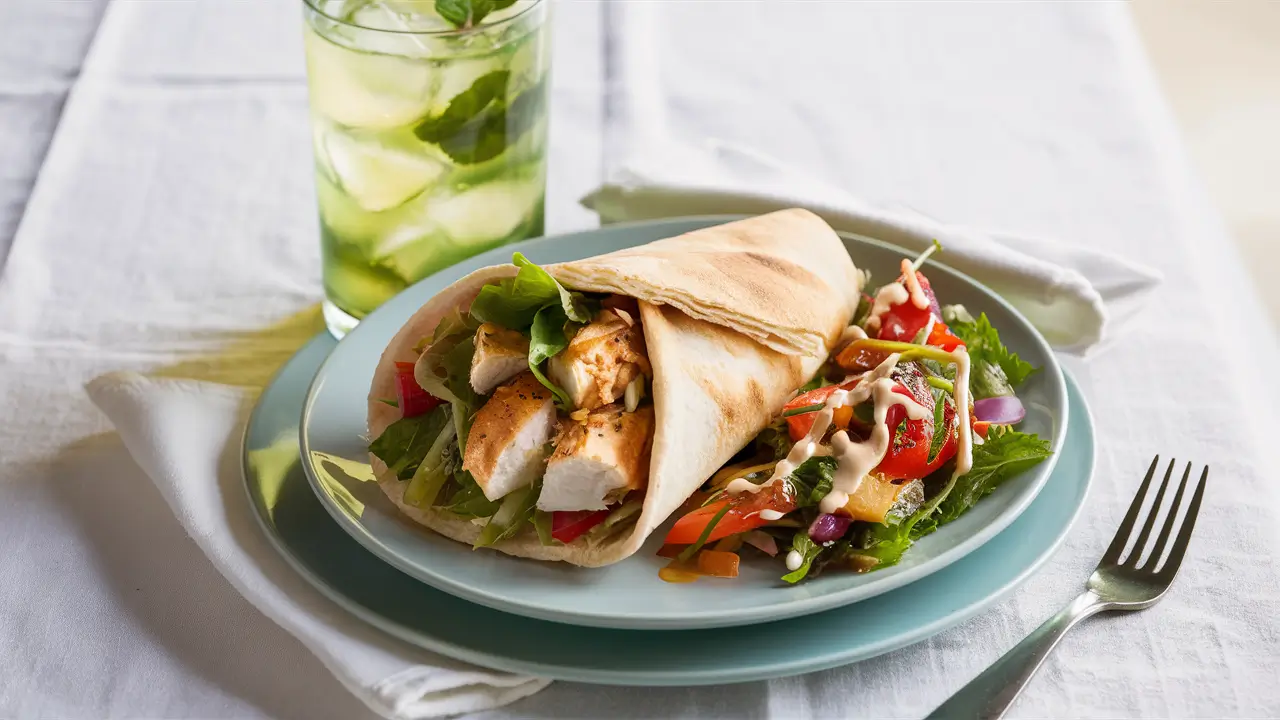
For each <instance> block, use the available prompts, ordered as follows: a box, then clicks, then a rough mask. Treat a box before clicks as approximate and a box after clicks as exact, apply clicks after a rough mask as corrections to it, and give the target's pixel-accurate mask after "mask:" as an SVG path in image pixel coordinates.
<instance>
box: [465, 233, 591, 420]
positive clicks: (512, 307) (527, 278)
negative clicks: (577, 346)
mask: <svg viewBox="0 0 1280 720" xmlns="http://www.w3.org/2000/svg"><path fill="white" fill-rule="evenodd" d="M511 262H512V263H514V264H515V265H516V267H518V268H520V270H519V272H518V273H516V276H515V277H513V278H506V279H504V280H502V281H501V282H500V283H498V284H497V285H485V286H484V287H483V288H481V289H480V294H479V295H477V296H476V299H475V300H474V301H473V302H472V303H471V316H472V317H473V318H475V319H476V320H477V321H479V322H492V323H495V324H498V325H501V326H503V327H505V328H507V329H510V330H517V331H519V332H523V333H525V334H527V335H529V369H530V370H532V371H533V374H534V375H535V376H537V378H538V382H540V383H542V384H543V386H544V387H546V388H547V389H548V390H550V391H551V392H552V394H554V395H555V396H556V402H557V403H558V404H559V405H560V406H561V407H562V408H565V409H568V408H570V406H571V403H570V401H569V395H568V393H566V392H565V391H564V390H563V389H562V388H560V387H559V386H558V385H556V384H555V383H553V382H551V380H550V379H548V378H547V376H546V375H544V374H543V372H542V363H543V362H545V361H546V360H547V359H548V358H551V357H555V355H556V354H558V353H560V352H561V351H563V350H564V349H565V348H566V347H568V346H569V340H570V339H571V338H572V337H573V334H574V333H575V332H577V330H578V328H579V327H580V326H581V325H584V324H586V323H588V322H590V321H591V318H592V316H594V315H595V311H596V309H597V307H596V306H597V303H595V302H593V301H591V300H590V299H588V298H587V297H586V296H585V295H583V294H582V293H579V292H570V291H569V290H566V289H565V288H564V286H563V285H561V284H560V283H559V282H557V281H556V279H555V278H553V277H551V275H550V274H549V273H548V272H547V271H546V270H543V269H542V268H540V267H538V266H537V265H535V264H533V263H532V262H530V261H529V260H528V258H526V257H525V256H524V255H521V254H520V253H515V254H514V255H512V257H511Z"/></svg>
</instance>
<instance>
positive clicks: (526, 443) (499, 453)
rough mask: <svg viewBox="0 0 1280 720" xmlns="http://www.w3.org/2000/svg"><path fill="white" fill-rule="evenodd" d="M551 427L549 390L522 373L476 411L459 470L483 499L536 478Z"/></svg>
mask: <svg viewBox="0 0 1280 720" xmlns="http://www.w3.org/2000/svg"><path fill="white" fill-rule="evenodd" d="M555 429H556V407H555V404H554V403H553V402H552V398H551V391H550V390H547V389H546V388H545V387H543V386H542V383H540V382H538V379H537V378H536V377H534V376H533V373H531V372H527V371H526V372H524V373H522V374H520V375H517V376H516V378H515V379H514V380H512V381H511V382H509V383H507V384H506V385H502V386H500V387H499V388H498V389H497V390H494V391H493V396H492V397H490V398H489V401H488V402H486V403H485V404H484V407H481V408H480V411H479V412H477V413H476V419H475V422H473V423H472V424H471V431H470V433H468V434H467V440H466V443H465V447H466V451H465V452H464V453H463V458H462V469H463V470H468V471H470V472H471V474H472V475H474V476H475V478H476V482H477V483H478V484H479V485H480V489H481V490H483V491H484V496H485V497H487V498H489V499H490V500H497V499H498V498H500V497H502V496H504V495H506V494H507V493H509V492H511V491H512V490H516V489H518V488H522V487H526V486H528V485H530V484H532V483H533V481H534V480H536V479H537V478H538V476H539V475H541V474H542V469H543V467H544V465H545V460H546V457H547V454H546V445H547V442H548V441H550V440H551V436H552V434H553V433H554V432H555Z"/></svg>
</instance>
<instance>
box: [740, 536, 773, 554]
mask: <svg viewBox="0 0 1280 720" xmlns="http://www.w3.org/2000/svg"><path fill="white" fill-rule="evenodd" d="M742 542H744V543H746V544H748V545H750V546H751V547H753V548H755V549H757V550H759V551H760V552H762V553H764V554H765V555H768V556H769V557H775V556H776V555H777V554H778V541H777V540H774V539H773V536H772V535H770V534H769V533H767V532H764V531H763V530H752V531H751V532H749V533H747V534H746V535H743V536H742Z"/></svg>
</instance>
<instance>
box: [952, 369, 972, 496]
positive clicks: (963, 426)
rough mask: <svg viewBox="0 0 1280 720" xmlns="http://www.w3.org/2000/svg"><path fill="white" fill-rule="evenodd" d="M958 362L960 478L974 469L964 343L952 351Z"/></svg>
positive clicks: (957, 415)
mask: <svg viewBox="0 0 1280 720" xmlns="http://www.w3.org/2000/svg"><path fill="white" fill-rule="evenodd" d="M951 360H952V361H953V362H954V363H955V364H956V382H955V388H956V418H957V419H958V420H959V421H960V427H959V432H957V433H956V436H957V437H956V471H955V472H954V473H952V475H951V477H953V478H958V477H960V476H961V475H964V474H966V473H968V472H969V471H970V470H971V469H973V428H971V427H969V351H968V350H966V349H965V347H964V346H963V345H961V346H960V347H957V348H956V349H955V350H953V351H951Z"/></svg>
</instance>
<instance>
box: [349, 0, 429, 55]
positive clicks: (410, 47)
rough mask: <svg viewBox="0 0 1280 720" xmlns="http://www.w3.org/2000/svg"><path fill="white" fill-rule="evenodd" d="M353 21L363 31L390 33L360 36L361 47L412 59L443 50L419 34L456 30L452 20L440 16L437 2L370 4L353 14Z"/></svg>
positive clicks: (371, 33)
mask: <svg viewBox="0 0 1280 720" xmlns="http://www.w3.org/2000/svg"><path fill="white" fill-rule="evenodd" d="M351 22H352V23H354V24H355V25H359V26H360V27H362V28H372V29H374V30H382V31H388V32H364V33H360V37H359V39H358V41H357V42H358V43H359V47H360V48H362V49H365V50H372V51H374V52H380V53H385V54H388V55H402V56H404V57H411V58H425V57H430V56H431V55H432V54H433V53H436V52H438V51H439V48H438V42H435V41H433V40H432V39H431V38H430V37H425V36H422V35H417V34H415V33H439V32H448V31H450V30H453V29H454V28H453V25H451V24H449V21H448V20H445V19H444V18H443V17H441V16H440V15H439V14H438V13H436V11H435V3H434V0H432V1H430V2H418V1H417V0H399V1H398V2H390V1H384V2H374V3H370V4H368V5H365V6H363V7H361V8H359V9H357V10H356V11H355V12H353V13H352V14H351Z"/></svg>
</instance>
